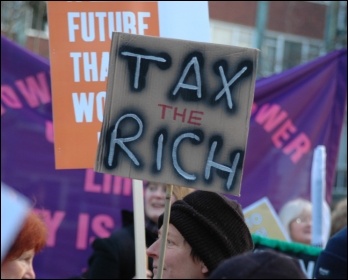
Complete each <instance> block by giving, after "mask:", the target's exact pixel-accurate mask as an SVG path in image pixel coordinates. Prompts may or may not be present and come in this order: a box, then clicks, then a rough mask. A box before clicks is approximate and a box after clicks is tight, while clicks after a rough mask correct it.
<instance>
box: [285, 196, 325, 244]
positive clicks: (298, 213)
mask: <svg viewBox="0 0 348 280" xmlns="http://www.w3.org/2000/svg"><path fill="white" fill-rule="evenodd" d="M279 218H280V220H281V222H282V224H283V226H284V229H285V230H286V231H287V233H288V235H289V237H290V239H291V241H293V242H298V243H303V244H307V245H311V244H312V203H311V202H310V201H308V200H306V199H303V198H296V199H293V200H290V201H288V202H287V203H285V204H284V205H283V207H282V208H281V209H280V211H279ZM330 227H331V214H330V207H329V206H328V204H327V203H326V202H325V201H324V202H323V234H322V239H323V244H322V245H323V247H324V246H325V245H326V242H327V240H328V239H329V236H330Z"/></svg>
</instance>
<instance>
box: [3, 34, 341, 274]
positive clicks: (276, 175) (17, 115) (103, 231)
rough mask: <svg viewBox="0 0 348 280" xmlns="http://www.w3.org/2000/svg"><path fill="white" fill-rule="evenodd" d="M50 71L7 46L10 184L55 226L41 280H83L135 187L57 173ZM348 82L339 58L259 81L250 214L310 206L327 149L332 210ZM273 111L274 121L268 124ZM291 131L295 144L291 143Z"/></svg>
mask: <svg viewBox="0 0 348 280" xmlns="http://www.w3.org/2000/svg"><path fill="white" fill-rule="evenodd" d="M49 71H50V66H49V61H48V60H46V59H44V58H42V57H39V56H37V55H35V54H33V53H31V52H28V51H27V50H25V49H23V48H22V47H20V46H18V45H16V44H14V43H13V42H11V41H10V40H8V39H6V38H5V37H3V36H2V37H1V178H2V179H1V180H2V181H3V182H4V183H6V184H8V185H9V186H12V187H13V188H15V189H16V190H18V191H20V192H21V193H23V194H25V195H26V196H27V197H29V198H30V199H32V200H33V203H34V205H35V209H37V210H38V211H41V212H42V213H44V214H45V215H46V216H47V218H48V220H49V221H50V223H49V227H50V232H51V234H50V237H49V241H48V246H47V247H46V248H45V249H44V251H43V252H42V253H40V254H39V255H37V256H36V258H35V260H34V266H35V268H36V273H37V277H38V278H46V279H49V278H51V279H52V278H67V277H72V276H77V275H80V274H81V272H82V270H83V269H84V267H85V266H86V264H87V259H88V256H89V255H90V253H91V251H90V246H89V244H90V242H91V240H93V238H95V237H96V236H107V235H108V234H110V232H111V231H112V230H113V229H115V228H119V227H120V226H121V224H122V221H121V209H127V210H131V209H132V207H133V204H132V194H131V181H130V180H129V179H124V178H120V177H114V176H111V175H107V174H99V173H95V172H93V170H91V169H88V170H55V167H54V149H53V132H52V104H51V93H50V72H49ZM346 76H347V51H346V50H339V51H334V52H332V53H330V54H328V55H326V56H323V57H320V58H318V59H316V60H314V61H313V62H310V63H307V64H304V65H301V66H298V67H295V68H293V69H291V70H289V71H285V72H283V73H281V74H278V75H274V76H271V77H269V78H264V79H260V80H258V81H257V83H256V91H255V100H254V101H255V103H254V105H255V108H256V109H255V110H254V111H253V113H252V118H251V122H250V133H249V138H248V146H247V154H246V159H245V167H244V174H243V181H242V190H241V197H239V198H237V200H239V201H240V203H241V204H242V206H243V207H246V206H248V205H249V204H251V203H252V202H255V201H256V200H258V199H260V198H262V197H264V196H267V197H268V198H269V200H270V201H271V203H272V204H273V206H274V207H275V209H276V210H279V208H280V206H281V205H282V204H283V203H284V202H286V201H287V200H289V199H291V198H293V197H297V196H303V197H305V198H308V199H310V176H311V164H312V157H313V149H314V148H315V147H316V146H317V145H325V147H326V151H327V174H326V180H327V189H326V198H327V200H328V202H329V203H330V202H331V194H332V186H333V184H334V175H335V167H336V160H337V153H338V144H339V139H340V133H341V128H342V123H343V117H344V112H345V111H344V110H345V104H346V93H347V79H346ZM270 109H272V112H273V113H274V115H272V117H267V116H269V114H268V115H267V114H266V112H268V113H269V112H270V111H269V110H270ZM281 117H284V118H283V119H281ZM277 119H278V120H279V123H275V120H277ZM271 121H272V122H271ZM282 125H283V126H284V125H285V130H283V134H281V133H279V131H280V130H279V127H281V126H282ZM292 130H296V132H291V131H292ZM286 131H290V132H289V133H288V135H289V139H287V140H282V139H283V138H284V137H285V138H286ZM279 135H280V136H279ZM299 135H300V136H299ZM297 136H298V137H300V139H302V140H303V139H306V140H308V143H310V149H308V151H307V152H306V153H304V152H303V153H299V154H298V155H297V156H295V155H294V153H293V152H291V150H290V152H289V151H287V149H289V146H288V144H289V143H290V142H291V141H293V140H294V139H295V138H296V137H297ZM67 137H68V136H67ZM282 137H283V138H282ZM301 137H302V138H301ZM272 139H273V140H272ZM306 143H307V142H306ZM276 145H280V146H279V147H277V146H276ZM294 146H295V147H296V145H293V147H294ZM285 147H288V148H285ZM288 152H289V154H287V153H288ZM234 198H236V197H234Z"/></svg>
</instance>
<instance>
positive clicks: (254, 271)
mask: <svg viewBox="0 0 348 280" xmlns="http://www.w3.org/2000/svg"><path fill="white" fill-rule="evenodd" d="M209 279H307V276H306V275H305V274H304V272H303V271H302V269H301V267H300V264H299V262H298V259H294V258H291V257H290V256H288V255H285V254H283V253H280V252H276V251H273V250H266V251H257V252H247V253H244V254H241V255H238V256H234V257H231V258H229V259H228V260H225V261H223V262H222V263H221V264H219V266H218V267H217V268H216V269H215V270H214V271H213V273H211V274H210V276H209Z"/></svg>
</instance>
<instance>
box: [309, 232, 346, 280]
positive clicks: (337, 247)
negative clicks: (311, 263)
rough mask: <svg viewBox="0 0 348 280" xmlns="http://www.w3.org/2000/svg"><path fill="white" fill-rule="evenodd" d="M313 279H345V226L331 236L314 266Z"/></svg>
mask: <svg viewBox="0 0 348 280" xmlns="http://www.w3.org/2000/svg"><path fill="white" fill-rule="evenodd" d="M314 278H315V279H347V226H345V227H344V228H343V229H341V230H340V231H338V232H337V233H336V234H335V235H334V236H332V237H331V238H330V239H329V241H328V243H327V245H326V247H325V249H324V250H323V251H322V252H321V253H320V255H319V257H318V259H317V262H316V264H315V268H314Z"/></svg>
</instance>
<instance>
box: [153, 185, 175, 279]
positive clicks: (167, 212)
mask: <svg viewBox="0 0 348 280" xmlns="http://www.w3.org/2000/svg"><path fill="white" fill-rule="evenodd" d="M172 192H173V185H170V186H168V187H167V190H166V203H165V209H164V216H163V225H162V239H161V252H160V258H159V263H158V270H157V279H162V275H163V264H164V254H165V252H166V247H167V246H166V245H167V234H168V225H169V217H170V206H171V203H170V200H171V197H172Z"/></svg>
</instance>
